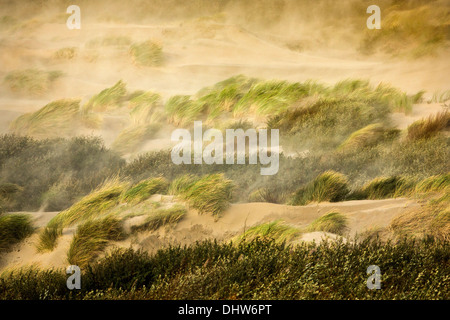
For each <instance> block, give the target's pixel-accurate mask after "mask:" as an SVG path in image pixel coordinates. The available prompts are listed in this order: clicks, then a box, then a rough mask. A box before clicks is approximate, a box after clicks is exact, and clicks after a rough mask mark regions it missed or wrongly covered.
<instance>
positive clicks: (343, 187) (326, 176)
mask: <svg viewBox="0 0 450 320" xmlns="http://www.w3.org/2000/svg"><path fill="white" fill-rule="evenodd" d="M348 193H349V189H348V181H347V178H346V177H345V176H344V175H343V174H341V173H338V172H334V171H331V170H330V171H326V172H324V173H322V174H321V175H319V176H317V177H316V178H315V179H314V180H313V181H311V182H309V183H308V184H307V185H306V186H304V187H301V188H300V189H298V190H297V191H296V192H295V194H294V196H293V197H292V199H291V201H290V204H291V205H294V206H295V205H306V204H308V203H310V202H322V201H330V202H336V201H342V200H344V199H345V196H347V194H348Z"/></svg>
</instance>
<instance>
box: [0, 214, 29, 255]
mask: <svg viewBox="0 0 450 320" xmlns="http://www.w3.org/2000/svg"><path fill="white" fill-rule="evenodd" d="M33 230H34V228H33V224H32V222H31V216H30V215H28V214H7V215H5V214H1V213H0V254H1V253H3V252H4V251H6V250H8V249H9V248H10V247H11V246H12V245H14V244H16V243H18V242H20V241H22V240H23V239H25V238H26V237H28V236H29V235H31V233H32V232H33Z"/></svg>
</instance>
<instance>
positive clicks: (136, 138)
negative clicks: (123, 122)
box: [111, 123, 161, 155]
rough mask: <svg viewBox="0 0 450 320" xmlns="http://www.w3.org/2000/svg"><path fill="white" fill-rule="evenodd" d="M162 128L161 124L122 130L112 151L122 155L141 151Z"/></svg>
mask: <svg viewBox="0 0 450 320" xmlns="http://www.w3.org/2000/svg"><path fill="white" fill-rule="evenodd" d="M160 128H161V124H159V123H153V124H149V125H133V126H130V127H128V128H125V129H124V130H122V131H121V132H120V133H119V135H118V136H117V137H116V139H115V140H114V142H113V143H112V145H111V149H112V150H114V151H116V152H118V153H119V154H121V155H124V154H127V153H133V152H136V151H139V148H140V147H141V146H142V145H143V144H144V143H145V142H146V141H147V140H149V139H152V138H153V137H154V136H155V135H156V133H157V132H158V131H159V129H160Z"/></svg>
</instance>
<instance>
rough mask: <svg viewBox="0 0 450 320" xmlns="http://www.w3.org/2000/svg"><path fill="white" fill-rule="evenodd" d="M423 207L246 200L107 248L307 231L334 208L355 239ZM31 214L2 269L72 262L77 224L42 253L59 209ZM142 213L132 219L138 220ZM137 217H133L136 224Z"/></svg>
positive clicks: (312, 236) (314, 235)
mask: <svg viewBox="0 0 450 320" xmlns="http://www.w3.org/2000/svg"><path fill="white" fill-rule="evenodd" d="M174 201H175V200H174ZM419 207H420V204H418V203H417V202H415V201H414V200H410V199H403V198H398V199H386V200H358V201H346V202H339V203H319V204H310V205H307V206H287V205H279V204H270V203H244V204H232V205H231V206H230V207H229V208H228V209H227V210H226V211H225V212H224V213H223V214H222V216H221V217H220V218H218V219H216V218H214V217H213V216H211V215H207V214H205V215H199V214H198V213H197V211H196V210H194V209H190V210H188V213H187V214H186V216H185V217H184V218H183V219H182V220H181V221H180V222H179V223H178V224H176V225H175V226H171V227H165V228H161V229H159V230H157V231H151V232H150V231H146V232H142V233H140V234H139V235H138V236H132V237H130V238H128V239H127V240H125V241H120V242H114V243H112V244H111V245H110V246H109V248H108V249H111V248H113V247H125V248H129V247H132V248H134V249H139V248H141V249H144V250H146V251H148V252H155V251H156V250H158V249H161V248H164V247H167V246H168V245H170V244H172V245H190V244H194V243H195V242H196V241H201V240H206V239H218V240H223V241H227V240H230V239H232V238H233V237H235V236H236V235H240V234H242V233H243V232H245V230H248V229H249V228H250V227H252V226H255V225H258V224H261V223H265V222H269V221H274V220H282V221H284V222H286V223H288V224H289V225H291V226H293V227H297V228H299V229H300V230H302V229H304V228H305V227H307V226H308V225H309V224H310V223H311V222H312V221H314V220H315V219H317V218H319V217H320V216H322V215H324V214H326V213H328V212H330V211H339V212H341V213H342V214H344V215H345V216H346V217H347V218H348V226H349V230H348V232H347V234H345V236H344V238H345V239H350V240H351V239H352V238H353V237H354V236H355V235H357V234H361V233H363V232H365V231H368V230H375V229H385V228H388V227H389V224H390V222H391V220H392V219H393V218H394V217H395V216H397V215H399V214H401V213H404V212H407V211H409V210H414V209H417V208H419ZM29 214H31V215H32V217H33V219H34V225H35V227H36V231H35V233H34V234H33V235H32V236H30V237H29V238H27V239H26V240H24V241H23V242H22V243H20V244H17V245H16V246H14V247H13V249H12V251H11V252H8V253H6V254H5V255H4V256H3V258H2V259H1V261H0V270H5V269H9V268H14V267H19V266H41V267H57V268H60V267H67V266H68V262H67V258H66V257H67V250H68V249H69V246H70V242H71V239H72V237H73V233H74V228H68V229H65V230H64V232H63V236H62V237H61V238H60V239H59V240H58V244H57V247H56V248H55V249H54V250H53V251H52V252H49V253H39V252H37V250H36V244H37V242H38V233H39V231H40V230H41V228H42V227H44V226H45V225H46V224H47V222H48V221H49V220H50V219H51V218H52V217H54V216H55V215H56V214H57V212H37V213H29ZM139 218H140V217H136V218H132V219H135V220H139ZM130 220H131V219H130ZM136 222H137V221H134V223H136ZM323 238H329V239H337V238H338V236H336V235H334V234H330V233H326V232H305V233H302V235H301V236H300V237H299V238H298V239H296V240H295V241H294V243H298V242H300V241H316V242H320V241H321V239H323ZM106 251H108V250H105V252H106Z"/></svg>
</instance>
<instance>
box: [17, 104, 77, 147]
mask: <svg viewBox="0 0 450 320" xmlns="http://www.w3.org/2000/svg"><path fill="white" fill-rule="evenodd" d="M79 112H80V100H68V99H63V100H57V101H53V102H50V103H49V104H47V105H46V106H44V107H42V108H41V109H39V110H38V111H36V112H32V113H27V114H24V115H22V116H20V117H18V118H17V119H15V120H14V121H13V122H12V123H11V125H10V130H11V131H12V132H13V133H16V134H21V135H28V136H32V137H36V138H53V137H61V135H65V136H69V135H73V134H75V133H76V130H77V129H78V128H77V126H78V125H80V122H79V121H80V119H81V118H80V114H79Z"/></svg>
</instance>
